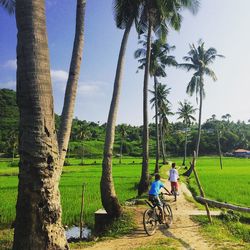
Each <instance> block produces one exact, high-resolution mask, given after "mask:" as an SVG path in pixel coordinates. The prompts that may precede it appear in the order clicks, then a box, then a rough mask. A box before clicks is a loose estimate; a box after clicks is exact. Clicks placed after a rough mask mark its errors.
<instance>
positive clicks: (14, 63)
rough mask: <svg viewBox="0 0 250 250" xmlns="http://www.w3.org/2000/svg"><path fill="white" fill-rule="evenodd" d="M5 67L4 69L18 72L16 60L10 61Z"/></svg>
mask: <svg viewBox="0 0 250 250" xmlns="http://www.w3.org/2000/svg"><path fill="white" fill-rule="evenodd" d="M3 66H4V68H8V69H14V70H16V68H17V66H16V59H13V60H8V61H7V62H6V63H5V64H4V65H3Z"/></svg>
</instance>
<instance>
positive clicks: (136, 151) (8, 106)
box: [0, 89, 250, 157]
mask: <svg viewBox="0 0 250 250" xmlns="http://www.w3.org/2000/svg"><path fill="white" fill-rule="evenodd" d="M15 98H16V97H15V92H14V91H13V90H8V89H1V90H0V106H1V110H0V120H1V122H0V152H1V153H4V154H5V155H6V156H8V157H12V156H13V151H14V154H17V150H16V149H17V143H18V141H17V138H18V116H19V114H18V109H17V106H16V100H15ZM230 118H231V116H230V115H229V114H226V115H224V116H222V118H221V119H216V117H215V116H214V115H213V116H212V117H211V118H209V119H207V121H206V122H204V123H203V124H202V126H201V128H202V131H201V133H202V136H201V142H200V155H212V154H213V155H214V154H219V149H218V133H219V135H220V144H221V150H222V153H225V152H232V151H233V150H234V149H237V148H244V149H250V145H249V142H250V124H247V123H245V122H244V121H238V122H233V121H230ZM59 124H60V116H56V127H57V128H59ZM142 129H143V127H142V126H132V125H127V124H120V125H117V126H116V135H115V145H114V154H115V155H117V156H118V155H119V156H120V155H121V154H122V155H127V156H141V152H142V150H141V147H142V137H141V135H142ZM197 130H198V125H197V123H191V124H190V127H189V128H188V129H187V156H189V155H191V154H192V152H193V150H194V149H195V145H196V138H197ZM105 131H106V124H105V123H104V124H100V123H96V122H88V121H85V120H84V121H81V120H79V119H77V118H75V119H73V124H72V132H71V137H70V144H69V149H68V155H69V156H75V157H81V154H82V148H84V156H86V157H91V156H93V157H96V156H100V157H101V156H102V153H103V144H104V138H105ZM185 132H186V125H185V123H183V122H172V123H168V129H167V132H166V134H165V138H164V140H165V146H166V153H167V155H168V156H170V155H171V156H183V155H184V146H185ZM149 137H150V141H149V147H150V151H149V152H150V155H151V156H154V155H155V153H156V152H155V150H156V147H155V146H156V129H155V123H150V124H149ZM95 145H97V146H96V147H95ZM98 145H99V147H98ZM160 157H162V155H160Z"/></svg>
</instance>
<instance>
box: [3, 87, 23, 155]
mask: <svg viewBox="0 0 250 250" xmlns="http://www.w3.org/2000/svg"><path fill="white" fill-rule="evenodd" d="M0 107H1V108H0V153H1V152H5V153H7V154H9V155H11V154H12V152H13V148H14V149H15V148H16V145H17V135H18V133H17V130H18V119H19V113H18V108H17V104H16V93H15V91H13V90H9V89H0Z"/></svg>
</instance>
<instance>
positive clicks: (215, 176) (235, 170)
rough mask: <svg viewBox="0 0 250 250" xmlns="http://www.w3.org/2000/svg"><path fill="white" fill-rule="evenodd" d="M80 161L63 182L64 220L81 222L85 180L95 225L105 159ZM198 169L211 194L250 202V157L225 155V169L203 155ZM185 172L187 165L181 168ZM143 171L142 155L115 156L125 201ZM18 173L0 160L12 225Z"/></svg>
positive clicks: (3, 217)
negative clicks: (80, 214) (102, 160)
mask: <svg viewBox="0 0 250 250" xmlns="http://www.w3.org/2000/svg"><path fill="white" fill-rule="evenodd" d="M172 160H173V161H176V162H177V164H179V165H180V164H181V162H182V159H181V158H175V159H172ZM80 162H81V160H80V159H70V163H71V165H70V166H67V167H64V169H63V174H62V178H61V183H60V190H61V199H62V207H63V223H64V224H67V225H72V224H78V221H79V213H80V204H81V190H82V184H83V183H85V184H86V189H85V209H84V221H85V222H86V223H87V224H88V225H90V226H91V225H93V220H94V212H95V211H96V210H97V209H99V208H101V207H102V206H101V201H100V191H99V189H100V176H101V159H88V160H85V161H84V163H85V165H84V166H80V165H79V164H80ZM153 169H154V162H153V161H151V162H150V170H151V172H152V171H153ZM197 171H198V174H199V177H200V180H201V183H202V186H203V188H204V190H205V193H206V196H207V197H209V198H212V199H216V200H218V201H226V202H228V203H233V204H238V205H243V206H248V207H249V206H250V195H249V194H250V159H237V158H224V159H223V169H222V170H221V169H220V166H219V159H218V158H216V157H201V158H199V159H198V161H197ZM182 172H184V169H180V173H182ZM140 173H141V159H140V158H126V159H123V163H122V164H118V159H114V164H113V176H114V182H115V189H116V193H117V195H118V197H119V200H120V201H121V203H124V202H125V201H126V200H127V199H129V198H132V197H135V196H136V195H137V188H136V187H137V183H138V181H139V178H140ZM17 174H18V168H17V167H10V166H9V163H8V162H7V161H6V160H4V159H2V161H0V224H5V225H10V224H11V223H12V222H13V220H14V218H15V202H16V196H17V182H18V180H17ZM190 186H191V188H192V189H194V191H196V192H197V187H196V184H195V180H194V177H191V179H190Z"/></svg>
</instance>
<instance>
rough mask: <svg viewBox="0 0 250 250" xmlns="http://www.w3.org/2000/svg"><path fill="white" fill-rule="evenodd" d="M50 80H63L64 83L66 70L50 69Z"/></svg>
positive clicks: (66, 76) (66, 75)
mask: <svg viewBox="0 0 250 250" xmlns="http://www.w3.org/2000/svg"><path fill="white" fill-rule="evenodd" d="M51 78H52V82H63V83H66V81H67V79H68V72H66V71H64V70H53V69H52V70H51Z"/></svg>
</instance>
